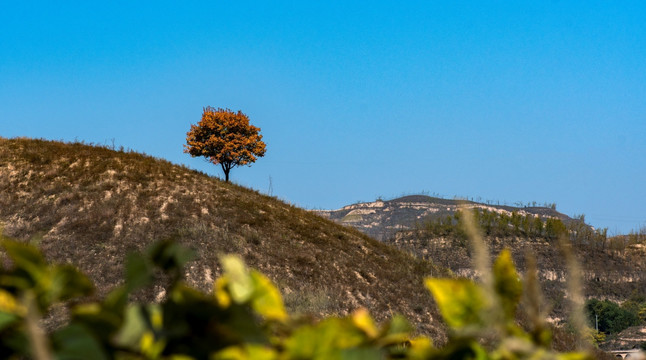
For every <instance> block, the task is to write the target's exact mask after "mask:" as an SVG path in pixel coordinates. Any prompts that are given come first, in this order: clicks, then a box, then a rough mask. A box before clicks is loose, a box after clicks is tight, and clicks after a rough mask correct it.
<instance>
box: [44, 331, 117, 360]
mask: <svg viewBox="0 0 646 360" xmlns="http://www.w3.org/2000/svg"><path fill="white" fill-rule="evenodd" d="M52 342H53V345H54V351H55V354H56V358H57V359H60V360H85V359H96V360H104V359H106V360H107V359H108V356H107V354H106V352H105V350H104V349H103V347H102V346H101V344H100V343H99V342H98V341H97V340H96V339H95V338H94V337H93V336H92V335H91V333H90V332H88V331H87V330H86V329H85V328H84V327H83V326H80V325H74V324H72V325H69V326H67V327H64V328H63V329H61V330H59V331H56V332H55V333H54V334H53V335H52Z"/></svg>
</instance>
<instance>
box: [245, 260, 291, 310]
mask: <svg viewBox="0 0 646 360" xmlns="http://www.w3.org/2000/svg"><path fill="white" fill-rule="evenodd" d="M250 276H251V281H252V284H253V298H252V301H251V306H252V307H253V309H254V310H255V311H256V312H257V313H258V314H260V315H262V316H264V317H265V318H266V319H268V320H278V321H283V320H286V319H287V312H286V311H285V306H284V305H283V299H282V298H281V296H280V292H279V291H278V289H276V287H275V286H274V285H273V284H272V283H271V281H270V280H269V279H268V278H266V277H265V276H264V275H262V274H261V273H259V272H257V271H251V273H250Z"/></svg>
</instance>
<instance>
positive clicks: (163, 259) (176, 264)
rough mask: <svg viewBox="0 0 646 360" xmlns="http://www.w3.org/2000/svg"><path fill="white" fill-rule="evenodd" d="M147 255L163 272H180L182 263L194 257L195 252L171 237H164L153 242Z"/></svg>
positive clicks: (184, 263) (182, 266)
mask: <svg viewBox="0 0 646 360" xmlns="http://www.w3.org/2000/svg"><path fill="white" fill-rule="evenodd" d="M148 256H149V257H150V259H151V260H152V262H153V263H154V264H155V265H156V266H159V267H160V268H161V269H163V270H164V271H165V272H170V273H175V274H182V273H183V268H184V265H186V263H188V262H189V261H191V260H192V259H193V258H194V257H195V252H194V251H193V250H191V249H188V248H185V247H183V246H182V245H180V244H178V243H177V242H175V241H173V240H172V239H166V240H162V241H159V242H157V243H155V244H153V246H152V247H151V248H150V249H149V250H148Z"/></svg>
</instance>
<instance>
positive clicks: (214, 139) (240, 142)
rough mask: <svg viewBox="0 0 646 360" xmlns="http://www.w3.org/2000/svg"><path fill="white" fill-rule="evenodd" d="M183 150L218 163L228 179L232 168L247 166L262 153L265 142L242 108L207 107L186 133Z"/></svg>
mask: <svg viewBox="0 0 646 360" xmlns="http://www.w3.org/2000/svg"><path fill="white" fill-rule="evenodd" d="M184 152H186V153H189V154H190V155H191V156H193V157H196V156H203V157H205V158H206V160H208V161H209V162H211V163H213V164H214V165H217V164H220V166H222V171H223V172H224V177H225V181H227V182H228V181H229V172H230V171H231V169H232V168H234V167H236V166H240V165H250V164H251V163H254V162H255V161H256V160H257V158H258V157H262V156H264V155H265V143H264V142H263V141H262V135H260V128H259V127H256V126H253V125H251V124H250V123H249V117H248V116H247V115H245V114H244V113H243V112H242V111H239V110H238V112H233V111H231V110H229V109H222V108H217V109H216V108H213V107H210V106H207V107H205V108H204V112H203V113H202V119H201V120H200V121H199V122H198V123H197V125H191V129H190V130H189V132H188V133H186V145H184Z"/></svg>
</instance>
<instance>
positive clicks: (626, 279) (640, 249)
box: [386, 230, 646, 321]
mask: <svg viewBox="0 0 646 360" xmlns="http://www.w3.org/2000/svg"><path fill="white" fill-rule="evenodd" d="M484 240H485V242H486V243H487V245H488V247H489V249H490V251H491V254H492V257H495V256H496V255H497V254H498V253H499V252H500V251H501V250H502V249H504V248H508V249H510V250H511V253H512V257H513V259H514V262H515V264H516V266H517V267H518V268H519V271H521V272H525V269H526V265H527V259H528V257H533V258H534V259H536V264H537V271H538V277H539V280H540V282H541V285H542V289H543V292H544V295H545V299H546V301H547V303H548V304H547V305H548V306H550V308H551V309H552V313H551V314H550V315H551V317H552V319H553V320H554V321H559V320H562V318H563V316H564V314H565V312H566V311H567V308H566V305H567V302H566V301H565V299H566V298H567V282H568V281H569V279H570V274H569V272H568V268H567V264H566V262H565V259H564V257H563V252H562V249H561V247H560V245H559V244H558V242H557V241H550V240H547V239H545V238H521V237H485V238H484ZM386 242H387V243H390V244H391V245H394V246H396V247H398V248H400V249H402V250H405V251H407V252H409V253H412V254H414V255H415V256H417V257H420V258H423V259H426V260H429V261H431V262H433V263H434V264H436V265H439V266H441V267H446V268H448V269H450V270H451V271H452V272H453V273H454V274H455V275H457V276H464V277H468V278H477V277H478V274H477V273H476V272H475V271H474V270H473V266H472V258H471V253H470V251H469V249H470V244H469V243H468V241H467V240H464V239H461V238H459V237H429V236H425V234H424V232H423V231H418V230H410V231H400V232H398V233H397V235H396V236H395V237H393V238H391V239H389V240H387V241H386ZM571 249H572V250H573V252H574V254H575V255H576V258H577V260H578V262H579V263H580V265H581V269H582V280H583V284H584V289H583V291H584V295H585V296H586V297H588V298H597V299H610V300H614V301H619V302H621V301H623V300H625V299H627V298H628V297H629V296H631V294H632V293H633V292H638V293H640V292H644V291H646V261H644V259H646V247H645V246H644V245H643V244H632V245H627V246H625V247H623V248H621V249H617V248H613V247H609V246H607V247H605V248H604V247H599V246H598V245H596V246H592V245H587V246H586V245H585V244H577V245H574V246H572V247H571Z"/></svg>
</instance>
